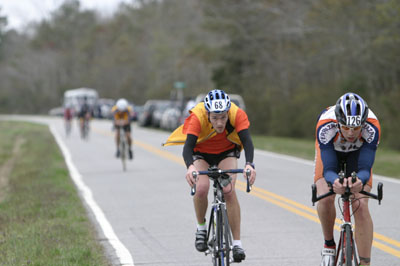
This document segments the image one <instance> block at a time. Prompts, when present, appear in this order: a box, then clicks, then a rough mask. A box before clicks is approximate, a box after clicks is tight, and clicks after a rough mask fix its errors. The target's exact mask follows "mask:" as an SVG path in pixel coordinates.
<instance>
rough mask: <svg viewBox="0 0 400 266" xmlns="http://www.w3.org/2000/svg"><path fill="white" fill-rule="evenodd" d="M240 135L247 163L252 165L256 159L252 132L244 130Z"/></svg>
mask: <svg viewBox="0 0 400 266" xmlns="http://www.w3.org/2000/svg"><path fill="white" fill-rule="evenodd" d="M238 135H239V138H240V141H241V142H242V144H243V148H244V155H245V157H246V162H249V163H252V162H253V159H254V146H253V141H252V140H251V136H250V132H249V130H248V129H243V130H241V131H240V132H238Z"/></svg>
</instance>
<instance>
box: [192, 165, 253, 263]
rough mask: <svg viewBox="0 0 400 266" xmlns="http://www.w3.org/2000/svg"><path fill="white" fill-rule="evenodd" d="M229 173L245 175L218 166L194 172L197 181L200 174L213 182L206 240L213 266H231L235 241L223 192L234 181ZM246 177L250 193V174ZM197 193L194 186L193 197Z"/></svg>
mask: <svg viewBox="0 0 400 266" xmlns="http://www.w3.org/2000/svg"><path fill="white" fill-rule="evenodd" d="M228 173H243V169H230V170H221V169H219V168H218V167H216V166H211V167H210V168H209V169H208V171H199V172H198V173H197V172H193V176H194V177H195V179H196V178H197V174H200V175H208V177H209V178H210V179H211V180H212V181H213V192H214V193H213V194H214V200H213V202H212V204H211V213H210V219H209V224H208V231H207V238H206V241H207V244H208V250H207V251H206V252H205V254H206V255H208V254H211V258H212V261H213V265H215V266H217V265H218V266H229V264H230V263H231V257H230V253H231V251H232V248H233V240H232V232H231V229H230V226H229V221H228V214H227V209H226V203H225V199H224V192H223V187H225V186H227V185H229V184H230V183H231V180H232V179H231V177H230V176H229V175H228ZM246 175H247V192H250V190H251V187H250V185H249V175H250V172H248V171H246ZM232 189H233V188H232ZM195 193H196V186H195V185H194V186H193V187H192V189H191V195H192V196H193V195H194V194H195Z"/></svg>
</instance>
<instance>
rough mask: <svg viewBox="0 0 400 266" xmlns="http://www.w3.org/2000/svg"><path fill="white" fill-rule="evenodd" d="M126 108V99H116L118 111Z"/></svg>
mask: <svg viewBox="0 0 400 266" xmlns="http://www.w3.org/2000/svg"><path fill="white" fill-rule="evenodd" d="M127 108H128V101H127V100H125V99H123V98H122V99H119V100H118V101H117V109H118V111H120V112H122V111H125V110H126V109H127Z"/></svg>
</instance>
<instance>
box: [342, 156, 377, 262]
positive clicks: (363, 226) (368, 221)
mask: <svg viewBox="0 0 400 266" xmlns="http://www.w3.org/2000/svg"><path fill="white" fill-rule="evenodd" d="M359 154H360V151H359V150H358V151H354V152H350V153H348V155H347V166H346V168H347V173H346V174H347V176H350V174H351V173H352V172H353V171H356V172H357V171H358V158H359ZM371 187H372V171H371V178H370V180H369V181H368V183H367V184H366V185H365V186H364V190H365V191H368V192H369V191H371ZM354 196H355V198H356V199H360V200H357V201H354V203H353V205H352V209H353V213H354V220H355V225H356V226H355V240H356V244H357V248H358V254H359V256H360V264H361V265H370V262H369V261H370V258H371V246H372V240H373V222H372V218H371V214H370V212H369V208H368V198H365V197H364V196H363V195H361V194H359V193H356V194H355V195H354Z"/></svg>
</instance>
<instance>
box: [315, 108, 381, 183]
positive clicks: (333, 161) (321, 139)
mask: <svg viewBox="0 0 400 266" xmlns="http://www.w3.org/2000/svg"><path fill="white" fill-rule="evenodd" d="M315 134H316V141H315V151H316V158H315V177H314V178H315V180H317V179H319V178H321V177H322V176H323V177H324V178H325V179H326V180H327V181H328V182H331V183H333V181H334V179H336V178H337V172H336V170H337V161H338V160H337V152H339V153H349V152H354V151H359V155H358V162H357V164H358V169H359V171H358V173H357V174H358V177H359V178H360V179H361V180H362V181H363V183H364V184H365V183H366V182H367V181H368V180H369V179H370V176H371V168H372V165H373V162H374V159H375V151H376V149H377V147H378V144H379V139H380V135H381V127H380V124H379V121H378V119H377V117H376V116H375V114H374V113H373V112H372V111H371V110H369V111H368V118H367V121H366V123H364V125H363V126H362V129H361V132H360V135H359V137H358V138H357V139H356V141H354V142H349V141H347V140H346V139H345V137H344V136H343V135H342V134H341V132H340V129H339V125H338V121H337V120H336V115H335V106H331V107H328V108H327V109H325V110H324V111H323V112H322V113H321V115H320V117H319V119H318V122H317V126H316V129H315Z"/></svg>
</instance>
